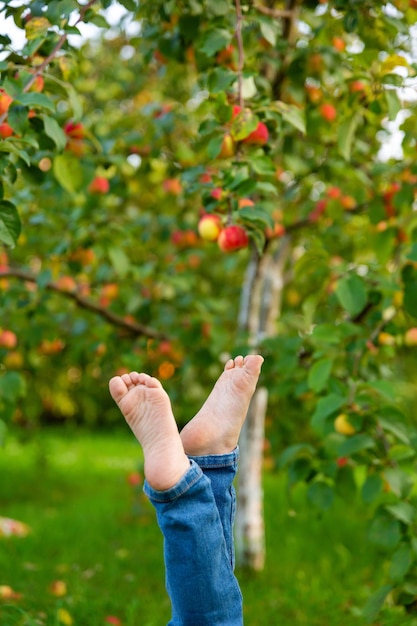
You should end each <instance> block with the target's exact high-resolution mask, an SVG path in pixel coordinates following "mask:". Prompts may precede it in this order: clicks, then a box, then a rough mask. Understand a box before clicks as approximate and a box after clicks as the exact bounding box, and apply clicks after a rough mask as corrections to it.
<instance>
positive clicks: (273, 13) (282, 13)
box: [254, 4, 294, 20]
mask: <svg viewBox="0 0 417 626" xmlns="http://www.w3.org/2000/svg"><path fill="white" fill-rule="evenodd" d="M254 9H255V10H256V11H259V13H262V14H263V15H267V16H268V17H272V18H274V19H277V20H278V19H281V18H282V17H284V18H290V19H291V18H292V17H293V16H294V10H293V9H270V8H268V7H264V6H262V5H261V4H255V6H254Z"/></svg>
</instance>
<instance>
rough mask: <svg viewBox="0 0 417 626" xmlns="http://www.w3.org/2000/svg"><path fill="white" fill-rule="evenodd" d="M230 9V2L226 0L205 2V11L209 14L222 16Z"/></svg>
mask: <svg viewBox="0 0 417 626" xmlns="http://www.w3.org/2000/svg"><path fill="white" fill-rule="evenodd" d="M229 11H230V2H229V1H228V0H212V1H211V2H209V3H208V4H207V12H208V13H209V15H213V16H216V17H218V16H222V15H227V13H228V12H229Z"/></svg>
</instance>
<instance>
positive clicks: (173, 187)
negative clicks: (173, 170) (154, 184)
mask: <svg viewBox="0 0 417 626" xmlns="http://www.w3.org/2000/svg"><path fill="white" fill-rule="evenodd" d="M163 188H164V191H165V193H170V194H171V195H173V196H179V195H180V193H181V192H182V185H181V181H180V180H179V178H167V179H166V180H164V182H163Z"/></svg>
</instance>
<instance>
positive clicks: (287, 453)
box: [278, 443, 315, 467]
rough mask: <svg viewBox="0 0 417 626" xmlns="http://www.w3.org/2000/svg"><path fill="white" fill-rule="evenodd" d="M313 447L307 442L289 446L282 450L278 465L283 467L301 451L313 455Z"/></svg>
mask: <svg viewBox="0 0 417 626" xmlns="http://www.w3.org/2000/svg"><path fill="white" fill-rule="evenodd" d="M314 452H315V450H314V448H313V446H311V445H310V444H308V443H295V444H294V445H292V446H289V447H288V448H286V449H285V450H284V452H283V453H282V454H281V456H280V457H279V461H278V466H279V467H285V466H286V465H287V464H288V463H289V462H290V461H292V460H293V459H295V458H296V457H297V456H298V455H300V454H301V453H303V454H307V455H308V456H313V455H314Z"/></svg>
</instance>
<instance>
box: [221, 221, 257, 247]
mask: <svg viewBox="0 0 417 626" xmlns="http://www.w3.org/2000/svg"><path fill="white" fill-rule="evenodd" d="M217 243H218V245H219V248H220V250H222V251H223V252H232V251H233V250H240V249H241V248H246V247H247V246H248V244H249V237H248V233H247V232H246V230H245V229H244V228H243V227H242V226H239V225H238V224H231V225H230V226H226V227H225V228H223V230H222V231H221V233H220V235H219V238H218V239H217Z"/></svg>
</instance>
